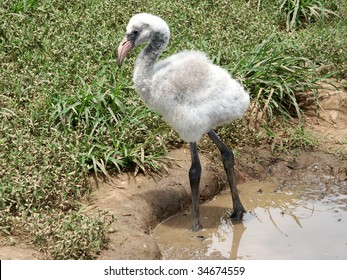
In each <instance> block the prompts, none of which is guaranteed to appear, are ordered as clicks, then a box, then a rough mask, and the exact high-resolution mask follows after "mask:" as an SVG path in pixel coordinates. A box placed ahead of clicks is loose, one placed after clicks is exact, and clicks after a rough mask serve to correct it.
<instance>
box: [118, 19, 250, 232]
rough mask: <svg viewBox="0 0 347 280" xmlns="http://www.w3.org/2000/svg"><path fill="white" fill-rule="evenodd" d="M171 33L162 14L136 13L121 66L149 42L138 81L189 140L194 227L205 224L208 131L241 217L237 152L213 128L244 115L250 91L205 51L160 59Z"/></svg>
mask: <svg viewBox="0 0 347 280" xmlns="http://www.w3.org/2000/svg"><path fill="white" fill-rule="evenodd" d="M169 38H170V30H169V27H168V25H167V23H166V22H165V21H164V20H163V19H161V18H160V17H158V16H154V15H150V14H146V13H140V14H136V15H134V16H133V17H132V18H131V19H130V21H129V23H128V26H127V28H126V35H125V37H124V39H123V40H122V42H121V43H120V45H119V48H118V66H119V67H120V66H121V65H122V62H123V60H124V58H125V57H126V55H127V53H128V52H129V51H130V50H131V49H133V48H136V47H138V46H139V45H141V44H144V43H145V44H146V46H145V47H144V49H143V50H142V52H141V53H140V55H139V57H138V58H137V60H136V64H135V71H134V77H133V82H134V84H135V89H136V91H137V92H138V94H139V95H140V96H141V98H142V100H143V101H144V102H145V103H146V104H147V105H148V107H150V108H151V109H153V110H155V111H157V112H158V113H160V114H161V115H162V117H163V118H164V119H165V120H166V122H168V123H169V124H170V125H171V126H172V127H173V128H174V129H175V130H176V131H177V132H178V134H179V135H180V136H181V138H182V139H183V140H184V141H186V142H188V143H190V151H191V158H192V163H191V168H190V170H189V182H190V187H191V191H192V205H193V206H192V207H193V226H192V230H193V231H198V230H200V229H201V228H202V226H201V223H200V214H199V184H200V177H201V164H200V160H199V155H198V142H199V140H200V139H201V137H202V136H203V134H205V133H207V134H208V135H209V137H210V138H211V139H212V141H213V142H214V143H215V144H216V145H217V147H218V149H219V151H220V152H221V156H222V159H223V165H224V168H225V171H226V174H227V177H228V182H229V185H230V189H231V196H232V202H233V213H232V215H231V218H232V219H233V220H236V221H241V220H242V218H243V214H244V213H246V211H245V209H244V207H243V205H242V203H241V201H240V198H239V195H238V192H237V188H236V182H235V174H234V155H233V152H232V151H231V150H230V149H229V148H228V147H227V146H226V145H225V144H224V143H223V142H222V141H221V139H220V138H219V137H218V135H217V134H216V133H215V131H214V130H213V128H215V127H216V126H219V125H222V124H227V123H230V122H231V121H233V120H235V119H237V118H240V117H242V115H243V114H244V113H245V111H246V110H247V109H248V107H249V103H250V97H249V94H248V93H247V92H246V91H245V90H244V89H243V87H242V86H241V85H240V84H239V83H238V82H237V81H236V80H234V79H232V78H231V77H230V75H229V73H228V72H227V71H226V70H224V69H223V68H221V67H219V66H216V65H214V64H212V63H211V61H209V59H208V58H207V57H206V55H205V54H204V53H202V52H198V51H187V50H186V51H182V52H179V53H177V54H174V55H172V56H170V57H168V58H166V59H163V60H161V61H158V62H156V60H157V58H158V56H159V55H160V54H161V53H162V52H163V51H164V49H165V48H166V46H167V44H168V42H169Z"/></svg>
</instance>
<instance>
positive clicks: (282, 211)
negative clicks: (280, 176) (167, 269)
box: [153, 181, 347, 260]
mask: <svg viewBox="0 0 347 280" xmlns="http://www.w3.org/2000/svg"><path fill="white" fill-rule="evenodd" d="M310 188H311V189H312V192H313V188H312V186H306V185H296V187H295V188H286V190H279V187H278V186H277V185H276V184H274V183H270V182H258V181H252V182H248V183H245V184H240V185H239V189H240V190H241V193H240V196H241V200H242V201H243V203H244V206H245V207H246V209H248V213H247V215H245V217H244V222H243V223H239V224H233V223H231V221H230V219H229V218H228V217H229V214H230V213H229V212H228V211H229V209H230V205H231V198H230V193H229V192H228V191H225V192H223V193H222V194H221V195H219V196H217V197H215V198H214V199H213V200H212V201H209V202H207V203H205V204H203V205H202V207H201V217H202V223H203V226H204V229H203V230H202V231H200V232H197V233H193V232H191V230H190V224H191V219H192V218H191V214H190V213H188V212H183V213H179V214H177V215H175V216H174V217H171V218H170V219H168V220H166V221H165V222H163V223H162V224H160V225H159V226H158V227H157V228H156V229H155V230H154V231H153V236H154V238H155V239H156V242H157V244H158V246H159V248H160V250H161V252H162V255H163V257H164V258H165V259H299V260H300V259H347V204H346V201H347V194H339V193H335V194H329V195H325V196H324V197H320V198H319V199H312V195H311V193H310Z"/></svg>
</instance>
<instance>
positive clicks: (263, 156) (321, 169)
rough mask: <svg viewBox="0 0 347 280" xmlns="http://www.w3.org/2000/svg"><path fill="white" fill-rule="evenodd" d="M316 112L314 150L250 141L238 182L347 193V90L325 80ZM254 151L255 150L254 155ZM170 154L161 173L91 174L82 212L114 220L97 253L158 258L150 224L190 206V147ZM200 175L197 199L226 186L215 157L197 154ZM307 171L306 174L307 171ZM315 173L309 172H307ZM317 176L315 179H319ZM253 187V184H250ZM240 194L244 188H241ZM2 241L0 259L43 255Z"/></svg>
mask: <svg viewBox="0 0 347 280" xmlns="http://www.w3.org/2000/svg"><path fill="white" fill-rule="evenodd" d="M319 98H320V108H319V109H318V110H319V118H317V116H316V114H315V108H311V109H310V110H309V111H308V112H307V114H306V115H307V118H306V127H307V129H309V130H311V131H313V133H315V134H316V135H317V136H318V138H320V140H321V141H320V142H321V144H320V146H319V148H318V149H316V150H315V151H311V152H302V153H301V154H300V155H299V156H293V155H288V154H280V155H278V154H277V155H274V154H272V153H271V151H270V147H269V146H264V147H253V148H251V149H249V150H248V151H247V152H246V151H244V152H243V153H242V154H239V155H238V159H237V162H236V175H237V181H238V184H240V183H244V182H250V181H254V180H258V181H269V180H270V181H272V182H274V183H275V184H276V185H277V186H278V187H279V188H285V187H286V186H293V183H292V182H293V181H295V180H296V181H300V180H302V181H305V180H306V181H307V180H311V181H312V180H316V181H317V180H318V181H319V180H325V183H326V185H327V186H329V178H334V184H331V188H329V187H327V188H324V189H319V184H317V188H318V189H317V192H310V193H307V196H310V199H317V200H319V199H322V197H324V196H327V195H329V194H331V193H332V192H335V191H336V189H334V188H333V185H334V186H335V185H336V184H335V183H336V180H337V181H339V182H341V186H345V187H343V188H342V189H339V190H338V192H339V193H341V194H344V195H347V190H346V182H347V160H346V159H347V156H346V155H347V92H346V91H345V90H344V89H342V87H341V88H339V89H335V88H333V87H330V86H327V88H326V89H324V90H322V91H320V94H319ZM255 155H256V156H255ZM169 156H170V157H172V158H175V159H176V164H173V165H172V167H170V168H169V169H168V172H167V173H166V174H160V175H153V176H152V177H150V176H144V175H142V174H139V175H137V176H136V177H134V176H133V175H132V174H129V173H127V174H121V175H119V176H117V177H114V178H112V180H111V181H108V182H104V181H102V180H100V179H95V178H93V177H91V178H90V180H91V183H92V185H93V189H94V192H93V199H92V203H91V204H90V205H86V207H85V212H86V213H93V212H95V211H96V209H102V210H104V209H105V210H108V211H109V213H111V214H113V215H114V216H115V218H116V221H115V222H114V224H113V229H112V230H111V232H110V234H109V238H110V243H109V249H108V250H105V251H103V252H102V254H101V255H100V257H99V259H161V258H162V257H163V256H162V253H161V252H160V249H159V247H158V245H157V244H156V242H155V239H154V238H153V237H152V230H153V229H154V228H155V227H156V226H157V225H158V224H159V223H160V222H161V221H163V220H165V219H167V218H169V217H170V216H172V215H174V214H176V213H177V212H179V211H188V212H189V207H190V188H189V181H188V170H189V167H190V153H189V149H188V147H187V146H184V147H183V148H181V149H179V150H174V151H171V152H170V154H169ZM201 163H202V168H203V171H202V179H201V202H203V201H207V200H211V199H212V198H213V197H214V196H215V195H216V194H218V193H220V192H221V191H222V190H223V189H225V188H226V178H225V175H224V171H223V169H222V166H221V162H220V160H219V159H218V158H216V157H213V158H211V157H210V156H208V155H206V154H201ZM307 174H310V175H309V176H307ZM312 174H314V176H312ZM318 181H317V182H318ZM255 191H256V190H255ZM240 192H241V194H242V192H243V190H240ZM24 244H25V243H23V245H20V244H16V245H15V246H8V245H6V246H1V247H0V259H41V258H45V256H42V255H41V254H40V253H39V252H37V251H36V250H35V249H34V248H30V246H28V245H24Z"/></svg>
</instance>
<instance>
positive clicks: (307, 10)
mask: <svg viewBox="0 0 347 280" xmlns="http://www.w3.org/2000/svg"><path fill="white" fill-rule="evenodd" d="M280 10H282V11H284V12H285V14H286V28H287V31H293V30H295V29H297V28H298V27H299V26H300V25H303V24H308V23H310V22H324V20H325V19H326V18H328V17H329V16H335V17H338V14H337V13H335V12H333V11H332V10H329V9H327V8H325V7H324V5H323V1H322V0H283V2H282V3H281V6H280Z"/></svg>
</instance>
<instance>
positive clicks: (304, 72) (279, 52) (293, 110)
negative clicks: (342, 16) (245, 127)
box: [230, 35, 319, 120]
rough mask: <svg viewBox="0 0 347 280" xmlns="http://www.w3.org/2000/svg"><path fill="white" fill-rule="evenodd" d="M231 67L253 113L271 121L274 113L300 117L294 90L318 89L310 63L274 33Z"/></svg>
mask: <svg viewBox="0 0 347 280" xmlns="http://www.w3.org/2000/svg"><path fill="white" fill-rule="evenodd" d="M235 51H236V52H237V49H235ZM231 67H232V68H231V70H230V72H231V73H232V74H233V75H234V76H237V77H239V78H240V79H241V80H242V81H243V83H244V84H245V85H246V87H247V89H248V90H249V91H250V93H251V95H252V96H253V100H254V106H255V108H257V112H256V115H257V114H258V113H259V111H262V113H263V114H266V115H267V117H268V118H269V119H270V120H271V119H273V118H274V117H275V116H276V113H281V114H282V115H283V116H285V117H290V116H291V115H295V116H296V117H299V118H300V117H301V109H300V107H299V104H298V101H297V98H296V93H297V92H305V91H307V90H309V89H316V88H318V85H317V82H318V80H319V79H318V74H317V72H316V70H315V67H314V65H313V62H312V61H310V60H309V59H307V58H305V57H303V56H301V55H300V54H299V53H298V51H297V50H296V48H295V46H293V45H290V44H288V43H287V42H284V41H282V40H281V38H280V37H278V36H277V35H272V36H270V37H268V38H266V39H265V40H263V42H261V43H260V44H258V45H256V46H255V47H254V48H253V49H252V50H251V51H249V52H248V53H246V54H244V55H243V58H242V59H240V60H239V61H238V63H237V64H236V65H233V66H231Z"/></svg>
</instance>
